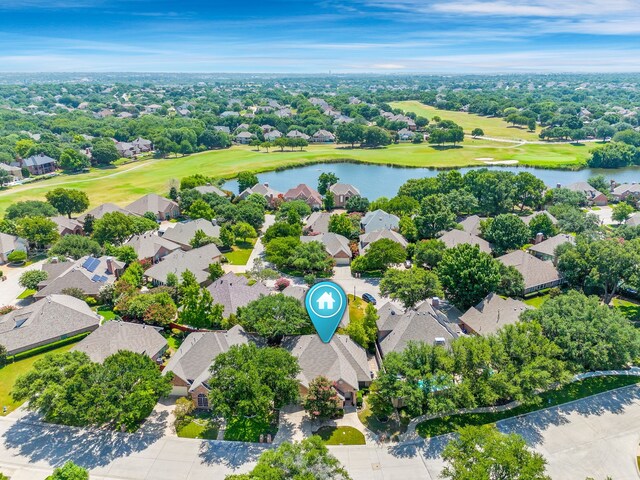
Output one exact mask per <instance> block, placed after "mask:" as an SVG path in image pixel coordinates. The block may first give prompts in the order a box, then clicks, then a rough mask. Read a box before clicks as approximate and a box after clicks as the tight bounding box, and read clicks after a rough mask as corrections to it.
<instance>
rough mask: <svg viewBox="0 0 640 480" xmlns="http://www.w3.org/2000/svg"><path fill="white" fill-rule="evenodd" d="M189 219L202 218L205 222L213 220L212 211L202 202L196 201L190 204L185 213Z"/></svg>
mask: <svg viewBox="0 0 640 480" xmlns="http://www.w3.org/2000/svg"><path fill="white" fill-rule="evenodd" d="M186 213H187V215H188V216H189V218H192V219H194V220H195V219H198V218H204V219H205V220H211V219H213V215H214V213H213V209H212V208H211V206H210V205H209V204H208V203H207V202H205V201H204V200H201V199H198V200H196V201H195V202H193V203H192V204H191V207H189V210H188V211H187V212H186Z"/></svg>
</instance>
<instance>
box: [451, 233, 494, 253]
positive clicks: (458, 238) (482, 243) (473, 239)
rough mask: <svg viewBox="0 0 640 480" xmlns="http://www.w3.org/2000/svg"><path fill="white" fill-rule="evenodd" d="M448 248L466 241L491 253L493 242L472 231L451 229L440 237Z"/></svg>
mask: <svg viewBox="0 0 640 480" xmlns="http://www.w3.org/2000/svg"><path fill="white" fill-rule="evenodd" d="M438 240H440V241H441V242H442V243H444V244H445V245H446V247H447V248H453V247H455V246H458V245H462V244H464V243H468V244H471V245H478V246H479V247H480V250H481V251H483V252H486V253H491V244H489V242H487V241H486V240H484V239H482V238H480V237H478V236H476V235H473V234H471V233H467V232H464V231H462V230H450V231H448V232H445V233H444V235H442V236H441V237H439V238H438Z"/></svg>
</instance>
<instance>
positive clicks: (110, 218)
mask: <svg viewBox="0 0 640 480" xmlns="http://www.w3.org/2000/svg"><path fill="white" fill-rule="evenodd" d="M154 223H155V222H154ZM133 233H134V225H133V220H132V219H131V217H130V216H129V215H125V214H124V213H122V212H109V213H105V214H104V215H103V216H102V218H100V219H98V220H96V221H95V223H94V227H93V239H94V240H95V241H97V242H98V243H99V244H100V245H104V244H105V243H111V244H112V245H121V244H122V243H123V242H124V241H125V240H127V239H128V238H129V237H130V236H131V235H133Z"/></svg>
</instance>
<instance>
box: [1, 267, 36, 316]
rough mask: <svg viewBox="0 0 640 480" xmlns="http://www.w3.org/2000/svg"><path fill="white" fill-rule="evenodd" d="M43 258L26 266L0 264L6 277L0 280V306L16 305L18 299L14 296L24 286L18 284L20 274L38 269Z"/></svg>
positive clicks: (22, 289) (20, 291)
mask: <svg viewBox="0 0 640 480" xmlns="http://www.w3.org/2000/svg"><path fill="white" fill-rule="evenodd" d="M44 262H45V260H41V261H39V262H36V263H33V264H31V265H29V266H28V267H11V266H9V265H0V270H2V272H3V273H4V275H5V276H6V277H7V279H6V280H5V281H4V282H0V307H1V306H3V305H17V304H18V303H19V302H20V301H19V300H18V299H17V298H16V297H17V296H18V295H20V294H21V293H22V292H23V291H24V288H22V287H21V286H20V285H19V284H18V280H19V279H20V275H22V274H23V273H24V272H26V271H27V270H40V269H42V264H43V263H44Z"/></svg>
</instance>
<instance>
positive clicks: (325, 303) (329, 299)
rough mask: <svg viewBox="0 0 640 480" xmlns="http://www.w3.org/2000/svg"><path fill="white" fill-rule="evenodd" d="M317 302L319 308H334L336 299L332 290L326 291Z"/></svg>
mask: <svg viewBox="0 0 640 480" xmlns="http://www.w3.org/2000/svg"><path fill="white" fill-rule="evenodd" d="M316 302H317V303H318V308H319V309H320V310H333V304H334V303H335V302H336V301H335V300H334V299H333V295H331V292H324V293H323V294H322V295H320V298H318V300H316Z"/></svg>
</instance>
